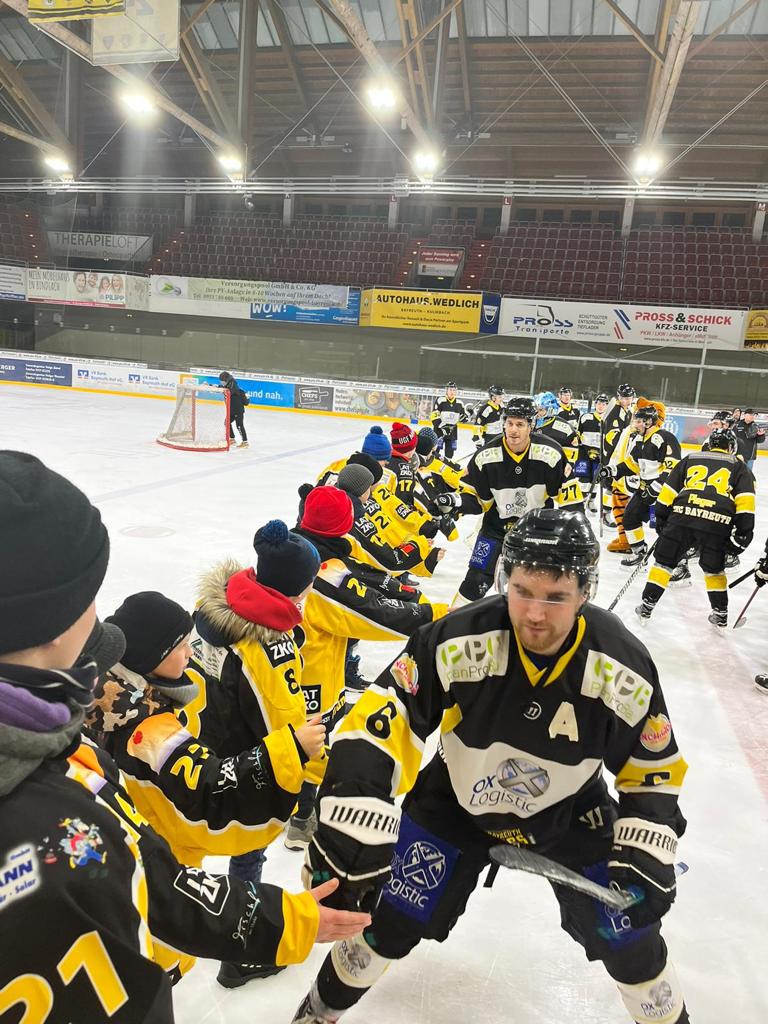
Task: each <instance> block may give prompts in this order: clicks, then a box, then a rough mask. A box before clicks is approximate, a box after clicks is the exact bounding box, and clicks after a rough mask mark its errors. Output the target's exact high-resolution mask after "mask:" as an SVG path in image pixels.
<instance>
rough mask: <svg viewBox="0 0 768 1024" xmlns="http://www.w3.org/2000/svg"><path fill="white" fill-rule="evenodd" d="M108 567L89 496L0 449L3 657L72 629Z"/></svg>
mask: <svg viewBox="0 0 768 1024" xmlns="http://www.w3.org/2000/svg"><path fill="white" fill-rule="evenodd" d="M108 561H109V537H108V535H107V530H106V527H105V526H104V524H103V523H102V521H101V515H100V514H99V511H98V509H95V508H94V507H93V505H91V503H90V501H89V500H88V499H87V498H86V496H85V495H84V494H83V492H82V491H80V490H78V488H77V487H75V485H74V484H71V483H70V482H69V480H66V479H65V478H64V477H63V476H60V475H59V474H58V473H54V472H53V470H51V469H48V467H47V466H45V465H43V463H42V462H41V461H40V460H39V459H36V458H35V457H34V455H28V454H26V453H25V452H13V451H0V659H2V655H3V654H8V653H10V652H11V651H23V650H26V649H27V648H29V647H39V646H40V645H41V644H46V643H49V642H50V641H51V640H54V639H55V638H56V637H58V636H61V634H62V633H65V632H66V631H67V630H68V629H69V627H70V626H72V625H74V623H75V622H77V620H78V619H79V618H80V617H81V615H82V614H83V613H84V612H85V610H86V609H87V608H88V606H89V605H90V604H91V602H92V601H93V599H94V598H95V597H96V594H97V592H98V590H99V587H100V586H101V583H102V580H103V579H104V576H105V574H106V571H107V562H108Z"/></svg>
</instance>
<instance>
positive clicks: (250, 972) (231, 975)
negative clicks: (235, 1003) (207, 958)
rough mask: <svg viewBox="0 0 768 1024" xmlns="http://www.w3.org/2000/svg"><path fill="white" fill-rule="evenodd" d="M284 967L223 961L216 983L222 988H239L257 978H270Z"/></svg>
mask: <svg viewBox="0 0 768 1024" xmlns="http://www.w3.org/2000/svg"><path fill="white" fill-rule="evenodd" d="M284 970H285V968H284V967H277V966H276V965H275V964H231V963H227V962H226V961H223V962H222V964H221V966H220V967H219V973H218V974H217V975H216V981H218V983H219V984H220V985H221V987H222V988H240V987H241V986H243V985H247V984H248V982H249V981H255V980H256V979H257V978H271V977H272V976H273V975H275V974H279V973H280V972H281V971H284Z"/></svg>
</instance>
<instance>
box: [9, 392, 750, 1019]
mask: <svg viewBox="0 0 768 1024" xmlns="http://www.w3.org/2000/svg"><path fill="white" fill-rule="evenodd" d="M171 410H172V405H171V403H169V402H167V401H158V400H151V399H138V398H127V397H126V398H122V397H117V396H98V395H92V394H85V393H77V392H66V391H58V390H54V389H44V388H35V387H21V386H19V387H17V386H10V385H9V386H2V387H0V447H3V448H15V449H21V450H24V451H29V452H32V453H33V454H35V455H37V456H39V457H40V458H42V459H43V460H44V461H45V462H46V463H47V464H48V465H49V466H50V467H51V468H53V469H56V470H57V471H58V472H60V473H63V474H64V475H65V476H68V477H69V478H70V479H71V480H73V481H74V482H75V483H76V484H78V486H80V487H81V488H82V489H83V490H84V491H85V492H86V493H87V494H88V495H89V497H90V498H91V500H92V501H93V502H94V503H95V504H96V505H98V506H99V508H100V509H101V511H102V514H103V516H104V520H105V522H106V524H107V526H108V528H109V532H110V537H111V541H112V556H111V560H110V566H109V571H108V574H107V578H106V581H105V584H104V587H103V589H102V591H101V593H100V595H99V598H98V601H97V605H98V610H99V614H100V615H101V616H105V615H108V614H110V613H111V612H112V611H113V610H114V609H115V608H116V607H117V605H118V604H119V603H120V602H121V601H122V600H123V598H125V597H126V596H127V595H128V594H130V593H134V592H136V591H138V590H161V591H163V592H164V593H165V594H167V595H168V596H169V597H173V598H175V599H176V600H177V601H180V602H182V603H184V604H186V605H187V606H188V607H190V608H191V606H192V605H193V603H194V598H195V587H196V581H197V578H198V577H199V575H200V573H201V571H202V570H204V569H205V568H206V567H207V566H209V565H210V564H212V563H215V562H216V561H218V560H220V559H222V558H224V557H234V558H236V559H238V560H240V561H241V562H242V563H243V564H250V561H251V556H252V553H253V552H252V547H251V542H252V538H253V534H254V531H255V530H256V528H257V527H258V526H260V525H262V524H263V523H264V522H265V521H266V520H268V519H270V518H274V517H281V518H284V519H285V520H286V521H287V522H288V523H289V525H293V523H294V522H295V516H296V509H297V500H298V499H297V494H296V490H297V487H298V486H299V484H301V483H303V482H304V481H314V479H315V477H316V476H317V474H318V473H319V471H320V470H321V469H322V468H323V467H324V466H325V465H327V464H328V463H329V462H330V461H332V460H333V459H334V458H337V457H339V456H342V455H345V454H349V453H350V452H352V451H353V450H356V449H358V448H359V445H360V443H361V442H362V438H363V436H364V434H365V432H366V431H367V429H368V427H369V425H370V424H369V423H368V422H366V421H365V420H354V419H341V418H335V417H332V416H320V415H307V414H301V413H296V412H285V411H266V410H258V409H249V410H248V411H247V416H246V425H247V429H248V433H249V437H250V442H251V447H250V448H249V449H248V450H243V451H240V450H233V451H230V452H228V453H227V452H221V453H204V454H198V453H187V452H177V451H171V450H168V449H165V448H161V447H160V446H159V445H157V444H155V443H154V438H155V436H156V435H157V434H158V433H160V432H161V431H162V430H163V429H165V427H166V426H167V424H168V422H169V419H170V414H171ZM372 422H373V421H372ZM461 443H462V445H463V449H462V450H463V451H464V452H466V451H467V450H468V446H469V443H470V442H469V435H468V433H467V432H464V433H463V434H462V439H461ZM757 507H758V514H757V529H756V534H755V541H754V544H753V547H752V548H751V549H750V551H749V552H748V554H747V555H746V556H742V569H740V570H738V571H736V572H734V573H732V574H731V578H733V577H735V576H738V574H739V572H743V571H744V570H745V569H747V568H749V567H750V566H751V565H753V564H754V562H755V560H756V559H757V557H758V555H759V553H760V552H761V551H762V547H763V543H764V540H765V536H766V533H768V459H761V460H758V502H757ZM474 525H475V520H474V519H469V520H467V521H466V523H465V524H464V526H463V529H464V532H465V533H466V532H468V531H469V530H471V528H472V527H473V526H474ZM614 535H615V534H614V533H613V532H606V535H605V538H604V543H607V542H608V541H609V540H610V539H611V537H612V536H614ZM449 549H450V550H449V553H448V555H447V556H446V558H445V559H444V561H443V562H442V563H441V565H440V566H439V568H438V574H437V576H436V577H435V578H434V579H433V580H428V581H427V582H426V586H425V587H424V589H425V591H426V593H427V594H428V595H429V596H430V597H433V598H435V599H442V600H450V599H451V597H452V596H453V594H454V593H455V590H456V587H457V584H458V582H459V581H460V579H461V577H462V576H463V573H464V569H465V567H466V563H467V560H468V557H469V548H468V546H467V545H466V543H464V542H462V541H459V542H457V543H455V544H453V545H449ZM692 571H693V573H694V586H693V587H692V588H688V589H684V590H671V591H669V592H668V593H667V594H666V595H665V597H664V598H663V601H662V603H661V605H660V606H659V608H658V609H657V611H656V613H655V616H654V618H653V620H652V621H651V623H650V624H649V625H648V626H647V627H646V628H645V629H642V630H639V629H638V627H636V626H635V621H636V620H635V619H634V616H633V614H632V609H633V607H634V605H635V604H637V603H638V600H639V597H640V591H641V589H642V588H641V584H640V582H638V583H637V584H636V585H635V586H634V587H633V589H632V591H631V592H630V594H629V595H628V596H627V597H626V598H625V599H624V600H623V601H622V602H621V603H620V604H619V606H618V608H617V609H616V610H617V612H618V613H619V614H620V615H621V617H622V618H623V619H624V620H625V621H626V622H627V623H628V625H629V626H630V628H631V629H633V630H635V631H638V632H639V635H640V636H641V638H642V640H643V642H644V643H646V644H647V646H648V647H649V648H650V651H651V653H652V655H653V656H654V658H655V660H656V664H657V665H658V668H659V675H660V677H661V680H662V685H663V687H664V693H665V696H666V700H667V704H668V705H669V708H670V712H671V718H672V722H673V724H674V727H675V731H676V734H677V738H678V743H679V746H680V748H681V750H682V752H683V754H684V756H685V758H686V760H687V761H688V762H689V765H690V769H689V772H688V776H687V779H686V783H685V786H684V790H683V796H682V799H681V806H682V809H683V812H684V814H685V816H686V817H687V819H688V831H687V833H686V836H685V838H684V839H683V841H682V842H681V844H680V856H681V859H683V860H684V861H685V862H687V863H688V864H689V865H690V871H689V872H688V874H687V875H686V876H685V877H684V878H683V879H682V880H681V881H680V883H679V886H678V899H677V902H676V904H675V906H674V908H673V909H672V911H671V913H670V914H669V915H668V916H667V918H666V919H665V923H664V934H665V937H666V940H667V943H668V945H669V947H670V951H671V955H672V958H673V960H674V962H675V964H676V966H677V969H678V972H679V975H680V977H681V980H682V983H683V985H684V988H685V992H686V999H687V1003H688V1007H689V1011H690V1014H691V1020H692V1022H693V1024H724V1022H726V1021H727V1022H729V1024H731V1022H732V1024H765V1022H766V1021H767V1020H768V971H766V970H765V960H766V952H767V951H768V899H767V898H766V892H768V870H767V869H766V855H767V854H768V813H767V812H768V803H767V801H768V698H767V697H765V696H763V695H761V694H759V693H757V692H756V691H755V690H754V689H753V685H752V679H753V676H754V675H755V673H756V672H758V671H768V644H767V643H766V634H767V633H768V590H766V592H765V593H761V594H758V596H757V598H756V599H755V601H754V603H753V604H752V607H751V608H750V612H749V616H748V622H747V624H746V626H745V627H744V628H742V629H740V630H738V631H732V630H729V631H728V632H727V634H726V635H724V636H717V635H715V633H714V630H713V628H712V627H711V626H709V624H708V623H707V612H708V603H707V599H706V595H705V592H704V585H703V580H702V578H701V573H700V571H699V570H698V568H694V566H693V565H692ZM626 572H627V571H626V570H623V569H622V568H621V567H620V566H619V556H617V555H610V554H607V553H606V554H604V556H603V558H602V559H601V565H600V587H599V591H598V595H597V603H598V604H602V605H607V604H608V603H609V602H610V600H611V599H612V597H613V596H614V594H615V593H616V592H617V591H618V589H619V587H620V586H621V585H622V583H623V581H624V580H625V579H626ZM751 589H752V588H751V585H750V583H749V582H746V583H744V584H743V585H741V586H740V587H738V588H736V589H735V590H733V591H731V621H733V620H735V618H736V614H737V613H738V611H739V610H740V609H741V608H742V606H743V605H744V603H745V602H746V600H747V598H748V597H749V595H750V593H751ZM361 647H362V654H363V668H364V669H365V670H366V672H365V674H366V675H367V676H368V678H371V677H372V676H373V675H374V674H375V673H376V671H377V670H378V669H380V668H382V667H383V666H384V665H385V664H386V663H387V662H388V661H389V660H390V659H391V658H392V657H394V656H395V655H396V654H397V653H398V649H397V645H391V644H375V645H374V644H367V645H366V644H363V645H361ZM300 862H301V855H300V854H296V853H289V852H288V851H287V850H285V848H284V847H283V845H282V841H281V840H278V842H277V843H276V844H274V846H273V847H271V848H270V851H269V854H268V860H267V866H266V869H265V875H264V878H265V881H269V882H275V883H278V884H281V885H284V886H286V887H288V888H292V889H296V890H298V889H299V888H300V882H299V869H300ZM210 863H211V866H215V867H216V868H219V869H223V867H224V865H225V862H224V861H221V860H219V861H217V860H215V859H213V860H212V861H211V862H210ZM324 953H325V950H324V949H320V948H318V949H316V950H315V951H314V953H313V955H312V956H311V957H310V959H309V961H308V962H307V963H305V964H303V965H301V966H299V967H291V968H289V969H288V970H286V971H284V972H283V973H282V974H280V975H279V976H277V977H274V978H271V979H268V980H265V981H256V982H252V983H251V984H249V985H247V986H246V987H244V988H242V989H240V990H239V991H235V992H226V991H225V990H224V989H222V988H220V987H219V986H218V985H217V984H216V981H215V974H216V970H217V965H216V964H214V963H212V962H203V961H201V962H200V963H199V964H198V965H197V967H196V968H195V969H194V971H192V972H191V974H190V975H188V976H187V977H186V978H185V979H184V980H183V981H182V982H181V983H180V984H179V985H178V986H177V988H176V990H175V1004H176V1013H177V1020H178V1022H179V1024H224V1022H226V1024H255V1022H260V1024H288V1022H289V1021H290V1020H291V1017H292V1015H293V1012H294V1010H295V1008H296V1006H297V1004H298V1003H299V1001H300V1000H301V998H302V996H303V995H304V993H305V991H306V990H307V988H308V986H309V984H310V982H311V980H312V978H313V977H314V975H315V972H316V970H317V968H318V966H319V964H320V962H321V960H322V957H323V956H324ZM626 1019H627V1018H626V1012H625V1011H624V1008H623V1006H622V1004H621V1002H620V1000H619V998H618V995H617V992H616V989H615V987H614V985H613V983H612V982H611V980H610V978H608V977H607V975H606V974H605V973H604V971H603V969H602V967H601V965H599V964H589V963H587V961H586V960H585V958H584V956H583V954H582V952H581V949H580V947H578V946H577V945H576V944H575V943H574V942H573V941H572V940H571V939H570V938H569V937H568V936H567V935H566V934H565V933H564V932H562V931H561V930H560V928H559V915H558V910H557V905H556V903H555V900H554V898H553V897H552V895H551V893H550V890H549V886H548V885H547V883H546V882H544V881H542V880H540V879H537V878H532V877H530V876H524V875H518V874H515V873H512V872H507V873H504V872H503V871H502V872H501V873H500V874H499V876H498V878H497V880H496V883H495V884H494V886H493V888H492V889H490V890H489V889H483V888H479V889H478V890H477V891H476V892H475V894H474V896H473V898H472V899H471V901H470V904H469V908H468V911H467V913H466V914H465V915H464V916H463V917H462V919H461V920H460V921H459V923H458V925H457V926H456V928H455V929H454V931H453V933H452V935H451V937H450V938H449V940H448V941H447V942H445V943H443V944H437V943H434V942H425V943H422V945H421V946H420V947H418V948H417V949H416V950H415V951H414V953H413V954H412V955H411V956H410V957H408V958H407V959H406V960H405V961H403V962H402V963H400V964H397V965H395V966H394V967H392V968H391V970H390V971H389V972H388V974H387V975H386V976H385V977H384V978H383V979H382V980H381V982H380V983H379V984H378V985H377V986H376V987H375V989H374V990H373V991H372V992H371V993H370V994H369V995H368V996H366V997H365V999H364V1001H363V1002H362V1003H361V1004H360V1006H359V1008H358V1009H356V1010H353V1011H350V1012H349V1013H348V1014H347V1016H346V1017H345V1018H344V1020H345V1021H349V1024H449V1022H451V1024H454V1022H455V1024H566V1022H568V1024H620V1022H623V1021H626Z"/></svg>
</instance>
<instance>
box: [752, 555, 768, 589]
mask: <svg viewBox="0 0 768 1024" xmlns="http://www.w3.org/2000/svg"><path fill="white" fill-rule="evenodd" d="M755 583H756V584H757V586H758V587H764V586H765V584H766V583H768V554H765V555H763V557H762V558H761V559H760V561H759V562H758V563H757V566H756V567H755Z"/></svg>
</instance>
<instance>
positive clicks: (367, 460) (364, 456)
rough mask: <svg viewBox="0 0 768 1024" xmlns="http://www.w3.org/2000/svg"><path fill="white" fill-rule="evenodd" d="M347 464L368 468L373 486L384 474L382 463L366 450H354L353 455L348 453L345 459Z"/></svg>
mask: <svg viewBox="0 0 768 1024" xmlns="http://www.w3.org/2000/svg"><path fill="white" fill-rule="evenodd" d="M347 465H348V466H365V468H366V469H370V471H371V473H373V485H374V487H375V486H376V484H377V483H378V482H379V480H381V478H382V476H383V475H384V467H383V466H382V464H381V463H380V462H379V461H378V459H374V458H373V456H372V455H369V454H368V453H367V452H355V454H354V455H350V456H349V458H348V459H347Z"/></svg>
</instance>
